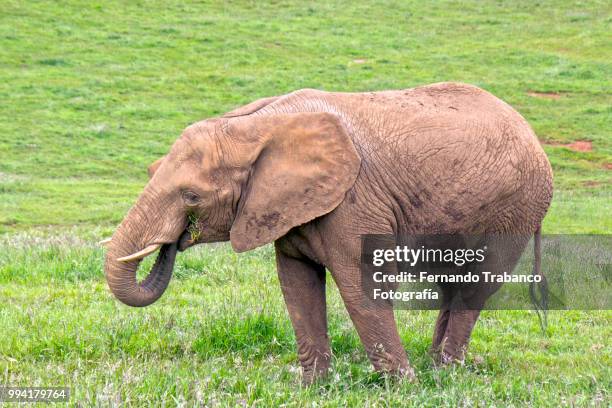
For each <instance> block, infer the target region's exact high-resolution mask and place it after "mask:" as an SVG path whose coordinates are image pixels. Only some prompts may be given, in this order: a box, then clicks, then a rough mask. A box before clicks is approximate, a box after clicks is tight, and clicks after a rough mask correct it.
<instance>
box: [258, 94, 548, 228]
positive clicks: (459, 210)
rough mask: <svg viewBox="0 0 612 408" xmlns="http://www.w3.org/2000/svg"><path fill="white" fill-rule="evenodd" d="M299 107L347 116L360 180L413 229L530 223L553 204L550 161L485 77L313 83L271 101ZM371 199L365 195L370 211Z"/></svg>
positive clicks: (279, 106)
mask: <svg viewBox="0 0 612 408" xmlns="http://www.w3.org/2000/svg"><path fill="white" fill-rule="evenodd" d="M299 111H326V112H330V113H333V114H336V115H338V116H339V117H340V118H341V119H342V122H343V123H344V125H345V127H346V128H347V130H348V132H349V134H350V136H351V138H352V139H353V141H354V144H355V147H356V149H357V151H358V153H359V154H360V156H361V158H362V167H361V170H360V174H359V176H358V178H357V182H356V190H357V191H358V192H359V191H361V192H366V191H367V190H368V189H370V190H375V191H373V192H371V193H367V194H364V195H369V196H372V194H374V195H379V196H380V195H381V194H384V197H386V198H387V199H389V200H390V201H391V204H390V206H392V207H394V208H393V213H394V214H396V215H398V217H399V216H401V215H403V216H404V218H405V223H406V226H407V227H406V228H407V229H410V227H412V228H413V230H414V231H419V232H445V231H446V232H453V231H456V230H462V231H466V230H474V231H475V230H482V229H485V230H491V229H493V230H497V231H504V230H509V229H514V230H517V229H518V230H531V229H533V228H534V226H536V225H537V224H539V223H540V222H541V220H542V218H543V217H544V215H545V213H546V210H547V209H548V206H549V204H550V201H551V198H552V171H551V168H550V164H549V162H548V159H547V158H546V155H545V154H544V151H543V150H542V148H541V146H540V144H539V142H538V140H537V137H536V135H535V134H534V132H533V130H532V129H531V127H530V126H529V124H528V123H527V122H526V121H525V119H524V118H523V117H522V116H521V115H520V114H519V113H518V112H516V111H515V110H514V109H513V108H512V107H510V106H509V105H508V104H506V103H505V102H503V101H501V100H500V99H498V98H497V97H495V96H493V95H492V94H490V93H488V92H486V91H484V90H482V89H480V88H478V87H475V86H472V85H466V84H460V83H438V84H432V85H426V86H421V87H417V88H411V89H405V90H397V91H382V92H367V93H334V92H323V91H317V90H310V89H307V90H300V91H296V92H294V93H292V94H289V95H286V96H284V97H283V98H281V99H280V100H278V101H277V102H275V103H274V104H272V105H270V106H269V109H268V110H267V112H269V113H272V112H299ZM262 113H265V112H262ZM359 196H360V194H359V193H358V194H356V197H357V198H356V200H357V202H358V201H359ZM368 205H369V204H368V202H367V200H366V199H364V200H363V206H364V210H365V211H367V207H368ZM370 207H371V205H370Z"/></svg>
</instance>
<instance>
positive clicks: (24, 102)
mask: <svg viewBox="0 0 612 408" xmlns="http://www.w3.org/2000/svg"><path fill="white" fill-rule="evenodd" d="M321 3H322V2H321ZM611 11H612V9H611V7H610V5H609V4H608V2H605V1H583V2H580V3H575V2H570V1H566V0H561V1H538V2H532V1H515V2H502V1H487V2H475V1H474V2H446V1H445V2H443V1H440V2H433V3H432V2H417V1H410V2H400V1H397V2H392V1H387V2H383V1H380V2H368V3H366V2H363V3H360V4H354V2H348V1H347V2H325V3H324V4H314V3H313V4H303V2H297V1H296V2H293V1H275V2H272V3H270V4H262V2H242V1H240V2H233V3H231V4H230V3H223V2H214V3H212V2H204V3H189V4H182V2H143V3H136V2H130V3H129V4H126V2H110V1H109V2H93V3H92V2H85V1H83V2H78V1H68V2H62V3H61V4H58V3H56V2H44V1H40V2H34V1H28V2H23V1H10V0H9V1H3V2H2V3H1V4H0V21H1V23H0V101H1V103H0V233H2V235H1V236H0V331H1V334H0V384H10V385H63V384H65V385H69V386H71V387H72V388H73V393H74V399H73V401H81V402H82V403H83V404H84V405H90V404H91V403H99V404H109V403H112V402H113V401H123V402H129V403H132V404H134V405H137V404H138V403H139V402H140V403H141V404H142V403H144V402H145V401H152V400H155V401H166V402H167V404H169V405H175V404H179V403H180V402H181V401H187V402H188V405H193V404H194V403H195V402H197V401H202V402H203V403H207V404H209V405H212V404H214V403H215V402H217V403H219V404H224V405H225V404H227V405H233V404H236V403H238V404H242V403H244V404H247V405H252V404H255V405H262V406H264V405H278V404H280V403H287V404H289V405H291V404H294V405H300V406H301V405H311V402H314V403H315V404H317V405H332V406H333V405H347V404H352V405H358V406H362V405H364V404H370V405H383V406H385V405H397V404H404V405H415V406H420V405H432V406H435V405H461V404H463V405H477V404H482V405H515V406H519V405H524V404H531V405H534V406H535V405H549V406H550V405H560V404H565V405H578V406H581V405H589V404H592V405H600V406H606V405H609V404H610V386H611V384H610V378H612V373H611V370H610V366H611V364H610V363H611V361H610V357H611V346H610V342H609V339H610V338H611V337H612V336H611V335H612V333H611V329H610V327H611V323H612V315H611V314H610V312H609V311H600V312H596V311H591V312H580V311H573V312H552V313H551V318H550V327H549V333H548V336H544V335H543V334H542V333H540V331H539V326H538V322H537V318H536V317H535V314H534V313H532V312H529V311H515V312H508V311H506V312H503V311H489V312H485V313H484V315H483V318H482V320H481V321H480V322H479V324H478V326H477V329H476V331H475V333H474V338H473V342H472V345H471V351H470V355H469V357H468V362H467V364H466V366H464V367H457V368H454V369H449V370H436V369H434V368H433V365H432V362H431V361H430V358H429V357H428V356H427V354H426V349H427V347H428V345H429V341H430V336H431V331H432V325H433V320H434V317H435V313H433V312H405V311H399V312H398V313H397V316H398V319H399V326H400V333H401V336H402V339H403V341H404V344H405V346H406V348H407V350H408V353H409V356H410V359H411V362H412V363H413V365H414V366H415V367H416V370H417V374H418V376H419V384H417V385H411V384H406V383H395V382H393V381H389V380H388V379H385V378H378V377H377V376H376V375H373V374H372V373H371V371H370V368H369V363H368V362H367V360H366V358H365V354H364V352H363V350H362V348H361V345H360V343H359V341H358V339H357V337H356V334H355V332H354V329H353V328H352V325H351V324H350V320H349V319H348V316H347V315H346V312H345V311H344V308H343V306H342V305H341V302H340V300H339V297H338V294H337V291H336V290H335V288H334V287H333V284H331V282H330V291H329V292H330V293H329V295H328V296H329V301H330V335H331V336H332V344H333V349H334V352H335V357H334V359H335V360H334V367H335V368H334V370H335V371H334V372H333V373H332V375H331V377H330V379H329V380H328V381H327V382H324V383H322V384H320V385H318V386H315V387H311V388H308V389H302V388H300V387H299V385H298V383H299V380H298V378H299V373H298V370H297V367H298V364H297V358H296V353H295V349H294V346H293V342H294V339H293V333H292V331H291V327H290V324H289V320H288V318H287V314H286V311H285V309H284V305H283V302H282V297H281V295H280V291H279V288H278V283H277V279H276V276H275V272H274V261H273V253H272V250H271V248H270V247H266V248H263V249H261V250H257V251H254V252H251V253H247V254H242V255H236V254H233V253H232V252H231V249H230V248H229V247H228V246H227V245H220V246H203V247H199V248H194V249H192V250H190V251H188V252H187V253H185V254H182V255H180V256H179V260H178V265H177V271H176V276H175V278H174V279H173V281H172V283H171V285H170V288H169V289H168V293H167V294H166V295H165V296H164V297H163V298H162V299H161V300H160V301H159V302H158V303H156V304H155V305H154V306H151V307H149V308H145V309H141V310H136V309H130V308H127V307H124V306H122V305H119V304H118V303H117V302H116V301H115V300H113V299H112V297H111V296H110V294H109V293H108V290H107V289H106V286H105V283H104V280H103V277H102V262H103V252H102V250H101V249H99V248H95V247H94V246H93V244H92V243H93V242H95V241H96V240H97V239H99V238H100V237H103V236H106V235H108V234H109V233H110V232H111V231H112V229H113V227H114V226H115V225H116V224H117V223H118V222H119V221H120V220H121V218H122V217H123V215H124V214H125V212H126V211H127V209H128V208H129V207H130V205H131V203H132V202H133V201H134V200H135V198H136V197H137V195H138V193H139V191H140V190H141V189H142V187H143V185H144V184H145V183H146V178H147V177H146V167H147V165H148V164H150V163H151V162H153V161H154V160H155V159H156V158H158V157H159V156H161V155H162V154H164V153H165V152H166V151H167V150H168V149H169V147H170V145H171V143H172V142H173V141H174V140H175V139H176V138H177V137H178V135H179V134H180V132H181V130H182V129H183V128H184V127H185V126H186V125H188V124H190V123H192V122H194V121H197V120H199V119H202V118H206V117H210V116H215V115H219V114H221V113H223V112H225V111H227V110H229V109H231V108H234V107H236V106H239V105H241V104H244V103H247V102H250V101H252V100H254V99H256V98H259V97H263V96H270V95H276V94H282V93H286V92H290V91H292V90H295V89H299V88H305V87H312V88H320V89H325V90H338V91H360V90H380V89H397V88H407V87H412V86H416V85H421V84H425V83H431V82H437V81H448V80H454V81H462V82H468V83H473V84H475V85H478V86H481V87H483V88H485V89H487V90H489V91H491V92H493V93H494V94H495V95H497V96H499V97H500V98H502V99H504V100H505V101H507V102H508V103H510V104H511V105H513V106H514V107H515V108H517V109H518V110H519V111H520V112H521V113H522V114H523V115H524V116H525V118H526V119H527V120H528V121H529V123H530V124H531V125H532V126H533V128H534V130H535V131H536V133H537V134H538V136H539V137H540V139H541V140H542V142H543V143H544V144H545V150H546V152H547V154H548V155H549V158H550V160H551V163H552V165H553V169H554V172H555V197H554V201H553V205H552V207H551V211H550V213H549V215H548V216H547V218H546V220H545V224H544V230H545V232H548V233H610V231H611V230H612V217H611V216H610V214H612V204H611V203H612V200H611V198H612V190H611V189H610V186H611V184H612V177H611V172H612V170H611V169H610V167H611V166H612V137H611V134H610V123H612V108H611V106H612V104H611V103H610V102H611V97H610V89H612V80H611V78H612V69H611V66H610V60H611V58H612V43H611V42H610V38H609V33H610V31H611V22H612V13H611ZM538 93H540V94H538ZM542 93H556V94H557V95H556V96H554V99H553V98H552V97H546V98H545V97H543V96H546V95H543V94H542ZM577 140H589V141H592V144H593V150H592V151H590V152H575V151H572V150H570V149H568V148H566V147H563V146H562V144H567V143H571V142H573V141H577Z"/></svg>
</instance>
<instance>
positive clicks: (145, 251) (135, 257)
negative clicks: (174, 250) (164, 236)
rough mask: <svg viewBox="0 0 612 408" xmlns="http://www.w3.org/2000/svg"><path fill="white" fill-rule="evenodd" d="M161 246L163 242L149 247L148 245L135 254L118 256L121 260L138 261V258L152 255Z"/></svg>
mask: <svg viewBox="0 0 612 408" xmlns="http://www.w3.org/2000/svg"><path fill="white" fill-rule="evenodd" d="M160 247H161V244H151V245H149V246H148V247H146V248H145V249H143V250H142V251H138V252H136V253H135V254H132V255H128V256H124V257H122V258H117V260H118V261H119V262H131V261H137V260H139V259H142V258H144V257H145V256H147V255H150V254H152V253H153V252H155V251H157V250H158V249H159V248H160Z"/></svg>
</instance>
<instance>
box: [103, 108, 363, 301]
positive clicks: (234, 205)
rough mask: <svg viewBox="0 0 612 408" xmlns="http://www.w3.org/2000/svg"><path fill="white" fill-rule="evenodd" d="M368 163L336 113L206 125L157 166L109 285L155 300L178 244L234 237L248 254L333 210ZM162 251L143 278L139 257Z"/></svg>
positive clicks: (114, 258) (119, 293) (131, 216)
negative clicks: (139, 274) (363, 161)
mask: <svg viewBox="0 0 612 408" xmlns="http://www.w3.org/2000/svg"><path fill="white" fill-rule="evenodd" d="M359 166H360V160H359V156H358V155H357V153H356V151H355V148H354V146H353V144H352V142H351V139H350V138H349V136H348V134H347V131H346V129H345V128H344V126H343V125H342V123H341V122H340V120H339V118H338V117H337V116H335V115H332V114H328V113H297V114H278V115H265V116H263V115H261V116H253V115H251V116H243V117H235V118H223V119H211V120H205V121H202V122H198V123H196V124H194V125H192V126H190V127H188V128H187V129H186V130H185V131H184V132H183V134H182V135H181V137H180V138H179V139H178V140H177V141H176V142H175V143H174V145H173V146H172V149H171V150H170V153H169V154H168V155H167V156H166V157H164V158H163V159H160V160H158V161H157V162H155V163H154V164H153V165H151V167H150V168H149V174H150V176H151V178H150V180H149V183H148V184H147V186H146V187H145V189H144V191H143V192H142V193H141V195H140V197H139V198H138V200H137V202H136V204H135V205H134V206H133V207H132V208H131V209H130V211H129V212H128V214H127V215H126V217H125V218H124V220H123V221H122V222H121V224H120V225H119V227H118V228H117V230H116V231H115V233H114V235H113V237H112V239H111V240H110V242H109V244H108V251H107V255H106V262H105V266H104V269H105V274H106V279H107V281H108V285H109V287H110V289H111V290H112V292H113V293H114V294H115V296H116V297H117V298H118V299H119V300H121V301H122V302H124V303H126V304H128V305H131V306H146V305H149V304H151V303H153V302H155V301H156V300H157V299H158V298H159V297H160V296H161V295H162V294H163V292H164V290H165V289H166V287H167V285H168V282H169V280H170V276H171V274H172V269H173V266H174V260H175V256H176V253H177V251H178V250H184V249H186V248H187V247H189V246H192V245H194V244H197V243H204V242H217V241H227V240H231V243H232V246H233V248H234V250H236V251H238V252H242V251H247V250H250V249H253V248H256V247H258V246H261V245H264V244H266V243H269V242H271V241H274V240H276V239H278V238H280V237H281V236H283V235H284V234H286V233H287V231H289V230H290V229H291V228H293V227H295V226H298V225H301V224H303V223H306V222H308V221H310V220H312V219H314V218H316V217H319V216H321V215H323V214H326V213H328V212H330V211H331V210H333V209H334V208H335V207H336V206H337V205H338V204H339V203H340V202H341V201H342V200H343V199H344V195H345V193H346V191H347V190H348V189H349V188H351V186H352V185H353V183H354V181H355V178H356V177H357V173H358V171H359ZM157 250H159V254H158V256H157V261H156V262H155V264H154V266H153V268H152V270H151V271H150V272H149V274H148V276H147V277H146V278H145V279H144V280H143V281H141V282H138V281H137V278H136V271H137V269H138V264H139V262H140V261H141V260H142V259H143V258H144V257H146V256H147V255H150V254H152V253H154V252H156V251H157Z"/></svg>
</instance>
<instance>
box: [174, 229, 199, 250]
mask: <svg viewBox="0 0 612 408" xmlns="http://www.w3.org/2000/svg"><path fill="white" fill-rule="evenodd" d="M190 226H191V224H190V225H189V226H187V228H185V231H183V233H182V234H181V236H180V237H179V239H178V242H177V244H178V250H179V252H183V251H184V250H186V249H187V248H189V247H191V246H194V245H195V244H196V243H195V241H194V240H193V236H192V234H191V229H190Z"/></svg>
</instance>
